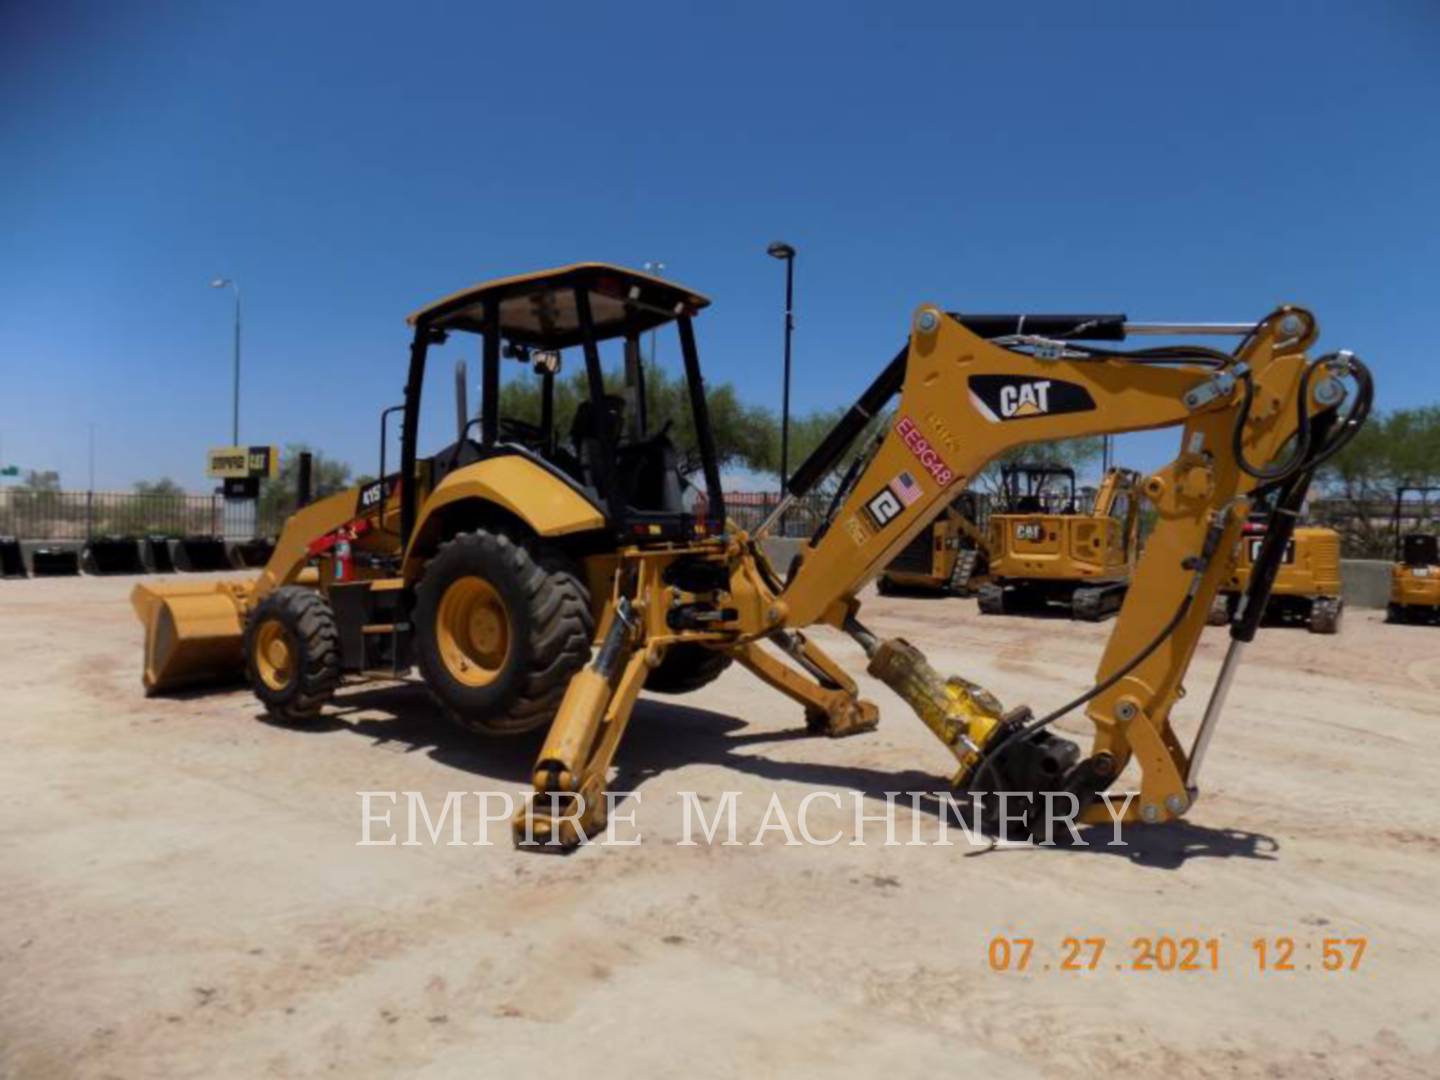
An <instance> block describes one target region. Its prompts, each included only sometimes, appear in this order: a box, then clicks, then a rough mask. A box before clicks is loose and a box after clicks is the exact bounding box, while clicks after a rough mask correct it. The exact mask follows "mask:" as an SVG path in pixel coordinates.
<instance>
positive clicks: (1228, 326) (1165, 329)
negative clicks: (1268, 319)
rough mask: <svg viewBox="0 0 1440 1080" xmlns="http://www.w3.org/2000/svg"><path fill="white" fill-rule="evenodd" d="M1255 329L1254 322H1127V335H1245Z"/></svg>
mask: <svg viewBox="0 0 1440 1080" xmlns="http://www.w3.org/2000/svg"><path fill="white" fill-rule="evenodd" d="M1254 329H1255V323H1253V322H1244V323H1242V322H1199V323H1197V322H1174V323H1170V322H1127V323H1126V324H1125V333H1126V334H1176V335H1188V334H1215V335H1222V336H1223V335H1244V334H1248V333H1250V332H1251V331H1253V330H1254Z"/></svg>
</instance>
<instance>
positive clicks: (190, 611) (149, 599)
mask: <svg viewBox="0 0 1440 1080" xmlns="http://www.w3.org/2000/svg"><path fill="white" fill-rule="evenodd" d="M253 588H254V586H253V585H252V584H250V583H249V582H236V581H225V582H212V583H209V584H204V585H200V584H196V585H136V586H135V589H134V591H133V592H132V593H131V594H130V603H131V604H132V605H133V606H134V608H135V614H136V615H138V616H139V617H140V621H141V622H142V623H144V624H145V674H144V681H145V692H146V693H147V694H163V693H166V692H168V691H170V690H175V689H178V688H180V687H183V686H194V685H196V684H198V683H208V682H235V681H238V680H239V679H241V678H242V677H243V676H244V674H245V658H244V636H245V614H244V610H245V601H246V598H247V597H248V596H249V594H250V592H251V590H252V589H253Z"/></svg>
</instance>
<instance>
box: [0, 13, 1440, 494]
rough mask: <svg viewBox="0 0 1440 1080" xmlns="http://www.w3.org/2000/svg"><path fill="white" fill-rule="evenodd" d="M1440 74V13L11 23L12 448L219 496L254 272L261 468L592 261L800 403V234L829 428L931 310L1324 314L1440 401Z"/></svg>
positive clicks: (329, 446) (350, 442)
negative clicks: (661, 273)
mask: <svg viewBox="0 0 1440 1080" xmlns="http://www.w3.org/2000/svg"><path fill="white" fill-rule="evenodd" d="M1437 54H1440V5H1437V4H1435V3H1427V2H1423V0H1417V2H1413V3H1402V2H1374V3H1362V2H1359V0H1356V2H1354V3H1348V4H1341V3H1304V4H1301V3H1266V4H1254V3H1246V4H1238V3H1224V2H1215V3H1205V4H1201V3H1174V4H1154V3H1145V4H1120V3H1116V4H1095V5H1091V4H1085V3H1074V2H1071V3H1048V2H1035V3H1029V4H1025V5H1018V4H1004V5H1002V4H986V5H972V4H960V3H953V2H952V3H936V4H903V3H884V4H882V3H873V4H818V3H816V4H781V3H774V2H771V3H766V4H744V3H742V4H732V5H716V4H705V5H700V4H696V5H687V4H677V3H674V2H670V3H659V4H649V3H626V4H618V5H598V4H594V3H585V4H578V5H570V4H566V3H560V2H554V3H547V4H510V5H488V4H454V5H434V4H424V3H419V4H416V3H410V4H405V5H398V4H389V3H387V4H380V3H374V2H369V0H354V2H350V3H345V4H339V3H334V4H294V3H283V4H281V3H266V2H258V3H245V4H233V3H232V4H224V5H222V4H218V3H157V2H147V3H125V2H112V3H100V2H95V3H89V4H76V3H71V2H64V0H62V2H47V3H40V2H38V0H37V2H9V3H4V4H0V457H3V459H4V460H5V462H6V463H15V464H18V465H20V466H21V467H22V468H57V469H59V470H60V471H61V472H62V475H63V480H64V482H65V485H66V486H67V487H80V486H83V484H84V482H85V473H86V431H87V428H88V426H89V425H90V424H92V423H93V424H94V425H95V429H96V439H97V445H98V448H99V449H98V454H97V457H98V461H97V468H96V472H97V476H96V482H97V486H99V487H102V488H122V487H125V486H128V485H129V484H130V483H131V482H133V481H135V480H140V479H151V478H156V477H159V476H162V475H169V476H172V477H174V478H176V479H178V480H180V481H182V482H184V483H185V484H186V485H187V486H190V487H192V488H195V489H196V490H204V489H205V487H206V482H205V481H204V479H203V454H204V449H205V448H206V447H207V446H209V445H214V444H220V443H225V442H227V441H228V436H229V417H230V391H229V379H230V318H231V307H230V300H229V297H228V294H222V293H220V292H217V291H212V290H210V289H209V288H207V283H208V281H209V280H210V279H211V278H212V277H215V276H216V275H225V276H231V277H234V278H236V279H237V280H238V281H239V282H240V283H241V285H242V288H243V289H244V296H245V308H246V311H245V317H246V323H245V352H244V358H245V360H244V362H245V372H244V387H243V391H242V417H241V435H242V441H246V442H257V443H259V442H278V443H284V442H287V441H293V440H301V439H303V440H306V441H309V442H311V443H313V444H315V445H316V446H318V447H319V448H321V449H322V450H323V451H324V452H326V453H327V454H331V455H335V456H339V457H342V458H344V459H346V460H347V461H349V462H350V463H351V464H352V465H354V466H355V467H356V468H357V469H370V470H372V471H373V467H374V462H373V458H374V457H375V455H376V449H375V447H376V442H377V439H376V435H377V430H378V428H377V422H378V421H377V417H378V413H379V410H380V408H381V407H382V406H383V405H386V404H389V403H391V402H393V401H396V400H398V398H399V395H400V388H401V385H402V382H403V364H404V359H405V351H406V344H407V336H406V331H405V326H404V323H403V318H404V316H405V314H406V313H407V312H409V311H411V310H412V309H414V308H415V307H417V306H419V305H420V304H422V303H424V302H426V301H428V300H430V299H433V298H435V297H437V296H439V295H442V294H444V293H447V292H450V291H452V290H453V289H455V288H457V287H458V286H460V285H464V284H468V283H471V282H474V281H479V280H483V279H486V278H489V277H495V276H500V275H505V274H509V273H514V272H519V271H523V270H529V269H534V268H539V267H543V266H547V265H552V264H559V263H564V262H569V261H574V260H580V259H602V260H610V261H615V262H620V263H625V264H629V265H634V266H638V265H639V264H641V263H642V262H644V261H646V260H649V259H658V260H661V261H663V262H665V263H666V265H667V267H668V270H667V273H668V274H669V275H670V276H673V277H676V278H678V279H680V280H682V281H684V282H685V283H686V284H688V285H690V286H691V287H693V288H696V289H699V290H700V291H702V292H705V293H707V294H709V295H710V296H711V297H712V298H714V300H715V305H714V307H713V308H711V309H710V311H708V312H707V313H706V315H705V316H704V317H703V318H702V319H701V322H700V325H699V331H700V338H701V348H702V354H703V357H704V359H705V362H706V366H707V370H708V372H709V374H710V377H711V378H712V379H717V380H729V381H732V382H734V383H735V384H736V385H737V386H738V387H739V388H740V390H741V392H742V394H743V395H744V396H746V397H747V398H749V399H751V400H754V401H759V402H764V403H769V404H772V405H778V401H779V381H780V377H779V375H780V371H779V345H780V341H779V337H780V335H779V329H780V318H779V310H778V303H779V299H780V291H779V290H780V284H781V280H780V274H781V267H780V265H779V264H778V263H776V262H774V261H772V260H770V259H768V258H766V256H765V254H764V249H765V245H766V243H767V242H768V241H770V240H772V239H776V238H784V239H786V240H788V241H790V242H791V243H793V244H794V245H796V247H797V248H799V250H800V257H799V260H798V262H797V311H798V330H797V336H796V373H797V375H796V382H795V391H794V393H795V401H796V406H797V408H799V409H801V410H803V409H806V408H809V407H821V406H834V405H839V404H843V403H846V402H848V401H849V400H850V399H851V398H852V397H853V396H854V395H855V394H856V393H857V392H858V391H859V390H860V389H861V388H862V387H863V386H864V385H865V383H866V382H868V381H869V379H870V377H871V376H872V374H873V373H874V372H875V371H876V370H878V368H879V366H880V365H881V364H882V363H883V362H884V361H885V360H886V359H888V357H889V356H890V355H891V353H892V352H893V350H894V347H895V345H896V344H897V343H898V342H899V341H900V340H901V339H902V337H903V335H904V333H905V328H906V324H907V320H908V316H909V313H910V311H911V310H912V309H913V308H914V307H915V305H916V304H917V303H919V302H921V301H934V302H938V303H941V304H943V305H945V306H947V307H950V308H952V309H967V308H968V309H970V310H977V311H978V310H1009V311H1013V310H1032V311H1046V310H1087V311H1088V310H1102V311H1124V312H1127V313H1128V314H1129V315H1131V316H1132V317H1133V318H1137V319H1207V320H1209V319H1226V320H1233V319H1246V318H1252V317H1257V316H1259V315H1261V314H1263V313H1265V312H1266V311H1268V310H1269V309H1270V308H1271V307H1273V306H1274V305H1275V304H1276V303H1279V302H1283V301H1295V302H1300V303H1304V304H1306V305H1308V306H1310V307H1312V308H1314V309H1315V310H1316V312H1317V313H1318V315H1319V317H1320V320H1321V325H1322V328H1323V330H1324V338H1323V343H1324V344H1325V345H1327V346H1335V347H1338V346H1345V347H1350V348H1353V349H1355V350H1357V351H1359V352H1361V353H1362V354H1363V355H1365V356H1366V357H1368V358H1369V359H1370V360H1371V361H1372V363H1373V365H1374V367H1375V369H1376V371H1377V374H1378V379H1379V400H1380V403H1381V405H1382V406H1385V407H1396V406H1401V405H1410V404H1416V403H1420V402H1433V401H1435V400H1437V398H1440V376H1437V374H1436V366H1437V364H1440V350H1437V349H1436V347H1435V345H1434V341H1435V326H1434V320H1435V314H1436V311H1437V303H1436V300H1437V296H1436V292H1437V273H1436V271H1437V267H1440V222H1437V199H1436V192H1437V180H1436V178H1437V176H1440V123H1437V106H1440V64H1437V63H1436V61H1435V57H1436V56H1437ZM662 354H663V346H662ZM472 368H473V364H472ZM437 389H438V387H437ZM430 405H431V415H432V416H435V417H437V418H439V420H443V419H444V418H445V417H448V416H449V415H450V410H449V403H448V398H447V400H445V401H441V400H438V399H437V397H436V396H432V397H431V400H430ZM437 422H438V421H437ZM435 430H436V431H437V433H438V431H439V430H440V429H439V428H438V427H437V428H436V429H435ZM437 437H438V435H437ZM1137 438H1138V439H1139V441H1138V443H1134V444H1132V445H1131V447H1130V450H1129V453H1130V456H1131V457H1132V458H1133V459H1134V460H1133V463H1135V464H1139V465H1142V466H1153V465H1155V464H1158V463H1159V462H1161V461H1162V460H1164V459H1165V457H1166V456H1167V450H1168V448H1169V446H1170V445H1171V440H1170V438H1169V437H1166V438H1164V439H1161V438H1159V437H1158V436H1153V435H1152V436H1143V437H1137Z"/></svg>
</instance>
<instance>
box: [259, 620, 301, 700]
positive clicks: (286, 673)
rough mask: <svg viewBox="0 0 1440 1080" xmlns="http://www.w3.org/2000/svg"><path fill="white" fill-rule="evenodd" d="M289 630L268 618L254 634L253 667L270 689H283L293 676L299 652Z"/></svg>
mask: <svg viewBox="0 0 1440 1080" xmlns="http://www.w3.org/2000/svg"><path fill="white" fill-rule="evenodd" d="M299 651H300V650H299V649H297V648H296V647H295V639H294V638H293V637H291V636H290V631H288V630H286V629H285V627H284V626H283V625H282V624H280V623H279V622H276V621H275V620H274V619H270V620H268V621H266V622H265V623H263V624H261V626H260V632H259V633H258V634H256V635H255V667H256V670H258V671H259V672H260V678H261V680H262V681H264V683H265V685H266V686H268V687H269V688H270V689H271V690H284V689H285V688H286V687H287V686H289V685H290V680H291V679H293V678H294V677H295V659H296V656H297V655H298V654H299Z"/></svg>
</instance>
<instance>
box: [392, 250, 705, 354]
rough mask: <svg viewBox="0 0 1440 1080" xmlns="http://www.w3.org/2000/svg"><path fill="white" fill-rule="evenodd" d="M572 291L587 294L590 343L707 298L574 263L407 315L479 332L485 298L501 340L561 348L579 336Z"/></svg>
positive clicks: (490, 284) (602, 266) (605, 266)
mask: <svg viewBox="0 0 1440 1080" xmlns="http://www.w3.org/2000/svg"><path fill="white" fill-rule="evenodd" d="M576 289H582V290H584V292H585V293H586V294H587V295H588V296H589V298H590V314H591V318H592V319H593V320H594V324H595V340H596V341H605V340H608V339H609V338H617V337H626V336H638V335H640V334H643V333H644V332H645V331H647V330H651V329H653V328H654V327H657V326H660V325H662V324H664V323H667V322H670V321H671V320H673V319H676V318H679V317H680V316H681V315H694V314H695V313H696V312H698V311H699V310H700V309H701V308H704V307H707V306H708V305H709V303H710V301H709V300H708V299H706V298H705V297H703V296H701V295H700V294H699V293H696V292H691V291H690V290H689V289H687V288H685V287H684V286H683V285H679V284H677V283H676V282H673V281H666V280H664V279H663V278H656V277H651V276H650V275H649V274H641V273H639V272H637V271H635V270H627V269H625V268H624V267H623V266H611V265H610V264H609V263H575V264H574V265H572V266H562V267H559V268H558V269H555V270H540V271H537V272H535V273H533V274H521V275H519V276H517V277H508V278H500V279H498V280H496V281H487V282H485V283H484V284H482V285H473V286H471V287H470V288H468V289H462V290H461V291H459V292H457V293H451V294H450V295H449V296H447V297H445V298H444V299H442V300H437V301H435V303H433V304H430V305H428V306H426V307H423V308H421V309H420V310H419V311H417V312H415V313H414V314H413V315H411V316H410V318H409V319H408V320H407V321H408V322H409V323H410V325H411V326H419V325H425V326H428V327H431V328H432V329H436V330H467V331H469V332H471V333H475V334H483V333H484V332H485V322H486V317H487V315H488V314H489V310H490V305H492V304H493V305H495V306H496V307H498V309H499V313H500V336H501V337H502V338H504V339H505V340H507V341H512V342H515V343H517V344H521V345H529V346H533V347H535V348H539V349H563V348H566V347H568V346H571V345H578V344H579V343H580V342H581V340H582V335H581V332H580V315H579V311H578V310H577V307H576V302H575V290H576Z"/></svg>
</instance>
